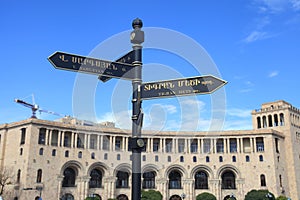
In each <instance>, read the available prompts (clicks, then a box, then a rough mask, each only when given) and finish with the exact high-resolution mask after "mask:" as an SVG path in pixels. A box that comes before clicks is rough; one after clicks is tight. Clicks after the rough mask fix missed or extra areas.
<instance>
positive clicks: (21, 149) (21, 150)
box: [20, 148, 23, 156]
mask: <svg viewBox="0 0 300 200" xmlns="http://www.w3.org/2000/svg"><path fill="white" fill-rule="evenodd" d="M21 155H23V148H20V156H21Z"/></svg>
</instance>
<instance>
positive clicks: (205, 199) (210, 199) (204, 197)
mask: <svg viewBox="0 0 300 200" xmlns="http://www.w3.org/2000/svg"><path fill="white" fill-rule="evenodd" d="M196 200H217V198H216V197H215V196H214V195H213V194H210V193H208V192H203V193H201V194H198V195H197V197H196Z"/></svg>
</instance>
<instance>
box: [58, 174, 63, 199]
mask: <svg viewBox="0 0 300 200" xmlns="http://www.w3.org/2000/svg"><path fill="white" fill-rule="evenodd" d="M63 179H64V178H63V176H59V177H58V178H57V181H58V184H57V199H60V197H61V196H60V195H61V188H62V181H63Z"/></svg>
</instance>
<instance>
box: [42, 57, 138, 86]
mask: <svg viewBox="0 0 300 200" xmlns="http://www.w3.org/2000/svg"><path fill="white" fill-rule="evenodd" d="M48 60H49V61H50V62H51V64H52V65H53V66H54V67H55V68H57V69H63V70H71V71H75V72H82V73H89V74H95V75H104V76H107V77H112V78H121V79H129V80H132V79H134V73H133V70H132V69H133V66H132V65H130V64H126V63H119V62H112V61H106V60H99V59H96V58H90V57H84V56H79V55H73V54H69V53H63V52H55V53H54V54H52V55H51V56H50V57H49V58H48Z"/></svg>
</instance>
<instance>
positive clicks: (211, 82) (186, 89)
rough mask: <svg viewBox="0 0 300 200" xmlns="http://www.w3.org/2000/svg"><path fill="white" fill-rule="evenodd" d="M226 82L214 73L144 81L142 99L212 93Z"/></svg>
mask: <svg viewBox="0 0 300 200" xmlns="http://www.w3.org/2000/svg"><path fill="white" fill-rule="evenodd" d="M226 83H227V81H224V80H222V79H219V78H217V77H214V76H212V75H207V76H198V77H191V78H183V79H174V80H166V81H159V82H149V83H143V84H142V85H141V99H153V98H165V97H176V96H188V95H194V94H210V93H213V92H214V91H216V90H217V89H219V88H220V87H222V86H224V85H225V84H226Z"/></svg>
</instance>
